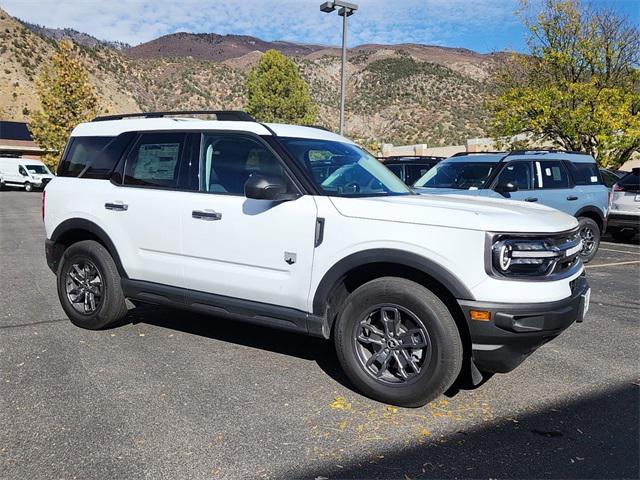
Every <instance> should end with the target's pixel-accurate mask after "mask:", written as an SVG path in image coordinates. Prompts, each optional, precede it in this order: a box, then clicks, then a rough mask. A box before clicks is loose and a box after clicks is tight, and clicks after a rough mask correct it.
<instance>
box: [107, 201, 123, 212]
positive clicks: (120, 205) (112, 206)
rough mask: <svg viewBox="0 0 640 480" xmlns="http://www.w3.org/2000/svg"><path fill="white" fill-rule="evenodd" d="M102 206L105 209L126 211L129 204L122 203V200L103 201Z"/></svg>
mask: <svg viewBox="0 0 640 480" xmlns="http://www.w3.org/2000/svg"><path fill="white" fill-rule="evenodd" d="M104 208H106V209H107V210H115V211H118V212H126V211H127V210H128V209H129V205H127V204H126V203H122V202H112V203H105V204H104Z"/></svg>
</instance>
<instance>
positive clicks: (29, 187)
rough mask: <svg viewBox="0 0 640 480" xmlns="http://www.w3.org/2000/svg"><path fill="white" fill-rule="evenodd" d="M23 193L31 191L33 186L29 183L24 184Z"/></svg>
mask: <svg viewBox="0 0 640 480" xmlns="http://www.w3.org/2000/svg"><path fill="white" fill-rule="evenodd" d="M24 191H25V192H31V191H33V185H31V184H30V183H29V182H24Z"/></svg>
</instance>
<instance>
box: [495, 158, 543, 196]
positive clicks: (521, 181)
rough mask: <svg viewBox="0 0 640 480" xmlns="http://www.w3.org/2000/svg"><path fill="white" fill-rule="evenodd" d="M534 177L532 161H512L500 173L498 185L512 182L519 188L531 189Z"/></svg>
mask: <svg viewBox="0 0 640 480" xmlns="http://www.w3.org/2000/svg"><path fill="white" fill-rule="evenodd" d="M533 179H534V175H533V168H532V165H531V162H511V163H509V164H508V165H506V166H505V167H504V168H503V169H502V170H501V171H500V173H499V174H498V178H497V180H496V185H505V184H507V183H512V184H514V185H515V186H516V187H518V190H531V189H532V188H533Z"/></svg>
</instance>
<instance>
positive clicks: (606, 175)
mask: <svg viewBox="0 0 640 480" xmlns="http://www.w3.org/2000/svg"><path fill="white" fill-rule="evenodd" d="M600 175H601V176H602V181H603V182H604V184H605V185H606V186H607V188H611V187H613V184H614V183H616V182H617V181H618V180H620V177H619V176H617V175H616V174H615V173H612V172H610V171H608V170H600Z"/></svg>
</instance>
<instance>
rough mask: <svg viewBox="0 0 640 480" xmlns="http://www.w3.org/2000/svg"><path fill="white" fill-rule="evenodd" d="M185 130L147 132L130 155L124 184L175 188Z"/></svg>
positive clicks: (126, 165)
mask: <svg viewBox="0 0 640 480" xmlns="http://www.w3.org/2000/svg"><path fill="white" fill-rule="evenodd" d="M184 140H185V134H184V133H144V134H142V135H141V136H140V138H139V139H138V141H137V142H136V144H135V146H134V147H133V149H132V150H131V152H129V155H127V161H126V164H125V173H124V184H125V185H142V186H149V187H161V188H176V186H177V180H178V170H179V167H180V161H179V160H180V155H181V154H182V150H183V148H184V143H185V141H184Z"/></svg>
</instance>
